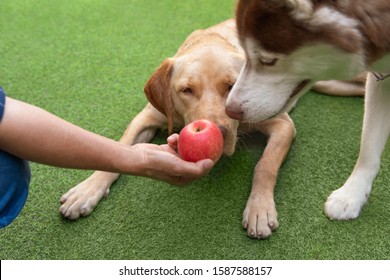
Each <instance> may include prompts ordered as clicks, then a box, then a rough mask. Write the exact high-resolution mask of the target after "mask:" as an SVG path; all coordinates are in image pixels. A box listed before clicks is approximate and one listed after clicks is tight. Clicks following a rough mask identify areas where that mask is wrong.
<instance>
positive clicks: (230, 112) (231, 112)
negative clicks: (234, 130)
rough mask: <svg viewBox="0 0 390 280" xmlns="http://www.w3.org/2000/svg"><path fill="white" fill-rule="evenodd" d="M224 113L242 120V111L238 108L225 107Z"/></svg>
mask: <svg viewBox="0 0 390 280" xmlns="http://www.w3.org/2000/svg"><path fill="white" fill-rule="evenodd" d="M225 111H226V115H228V116H229V117H230V118H232V119H235V120H239V121H240V120H242V119H243V117H244V112H243V111H242V110H241V109H239V108H226V110H225Z"/></svg>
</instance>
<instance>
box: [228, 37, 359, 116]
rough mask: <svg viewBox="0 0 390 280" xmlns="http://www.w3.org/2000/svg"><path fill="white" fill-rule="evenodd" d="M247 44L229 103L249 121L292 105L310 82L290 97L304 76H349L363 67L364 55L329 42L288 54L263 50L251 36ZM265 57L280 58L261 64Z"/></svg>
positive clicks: (319, 77) (307, 78)
mask: <svg viewBox="0 0 390 280" xmlns="http://www.w3.org/2000/svg"><path fill="white" fill-rule="evenodd" d="M281 43H282V44H283V42H281ZM244 48H245V51H246V52H247V54H248V61H247V63H246V64H245V66H244V67H243V69H242V70H241V73H240V75H239V77H238V80H237V82H236V84H235V86H234V87H233V89H232V91H231V92H230V94H229V96H228V99H227V107H228V109H231V111H240V112H243V113H244V120H247V121H262V120H265V119H268V118H270V117H273V116H275V115H276V114H278V113H280V112H284V111H288V110H289V109H291V108H292V106H293V105H294V104H295V102H296V101H297V99H298V98H299V96H300V95H301V94H303V93H304V91H305V90H307V88H308V87H309V86H310V83H309V84H307V86H306V87H305V88H302V89H301V91H300V92H299V93H298V94H296V95H295V96H293V97H291V96H292V94H293V93H294V90H295V89H296V88H297V86H298V85H299V84H301V82H302V81H304V80H310V81H311V82H312V83H314V82H315V81H318V80H326V79H341V80H342V79H348V78H351V77H353V76H354V75H356V74H358V73H359V72H360V71H362V70H363V69H364V68H363V67H364V57H363V56H362V55H360V54H356V53H345V52H343V51H341V50H340V49H338V48H336V47H333V46H331V45H328V44H317V45H310V46H306V47H303V48H299V49H297V50H296V51H295V52H293V53H292V54H290V55H288V56H286V55H280V54H275V53H271V52H267V51H264V50H263V49H261V48H260V46H258V45H257V43H256V41H254V40H253V39H251V38H247V39H246V40H245V41H244ZM262 57H267V58H278V61H277V62H276V63H275V65H273V66H267V65H261V63H259V59H261V58H262Z"/></svg>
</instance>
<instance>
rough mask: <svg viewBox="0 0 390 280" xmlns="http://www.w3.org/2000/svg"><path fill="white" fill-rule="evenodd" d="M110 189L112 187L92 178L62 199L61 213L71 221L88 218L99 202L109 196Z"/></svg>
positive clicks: (74, 188)
mask: <svg viewBox="0 0 390 280" xmlns="http://www.w3.org/2000/svg"><path fill="white" fill-rule="evenodd" d="M109 187H110V185H108V186H107V185H102V182H101V181H100V180H99V179H98V178H93V177H90V178H88V179H87V180H85V181H83V182H81V183H80V184H78V185H77V186H75V187H73V188H72V189H70V190H69V191H68V192H67V193H65V194H64V195H63V196H62V197H61V200H60V202H61V207H60V209H59V211H60V212H61V214H62V215H63V217H65V218H67V219H70V220H75V219H78V218H79V217H84V216H88V215H89V214H91V212H92V211H93V209H94V208H95V207H96V205H97V204H98V203H99V201H100V200H101V199H102V198H103V197H106V196H107V195H108V193H109V190H110V189H109Z"/></svg>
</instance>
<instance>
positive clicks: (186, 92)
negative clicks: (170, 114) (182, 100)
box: [181, 87, 192, 94]
mask: <svg viewBox="0 0 390 280" xmlns="http://www.w3.org/2000/svg"><path fill="white" fill-rule="evenodd" d="M181 91H182V92H183V93H185V94H192V89H191V88H189V87H188V88H184V89H182V90H181Z"/></svg>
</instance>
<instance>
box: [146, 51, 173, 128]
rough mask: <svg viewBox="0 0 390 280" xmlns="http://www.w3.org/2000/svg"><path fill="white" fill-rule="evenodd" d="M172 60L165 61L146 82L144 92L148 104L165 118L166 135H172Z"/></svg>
mask: <svg viewBox="0 0 390 280" xmlns="http://www.w3.org/2000/svg"><path fill="white" fill-rule="evenodd" d="M172 71H173V60H172V59H169V58H167V59H165V60H164V61H163V62H162V63H161V65H160V66H159V67H158V68H157V69H156V71H155V72H154V73H153V74H152V76H151V77H150V78H149V80H148V81H147V82H146V85H145V87H144V92H145V94H146V97H147V98H148V100H149V102H150V103H151V104H152V105H153V106H154V107H155V108H156V109H157V110H159V111H160V112H161V113H163V114H164V115H165V116H166V117H167V121H168V133H169V134H172V133H173V115H174V108H173V102H172V96H171V90H170V82H171V76H172Z"/></svg>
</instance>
